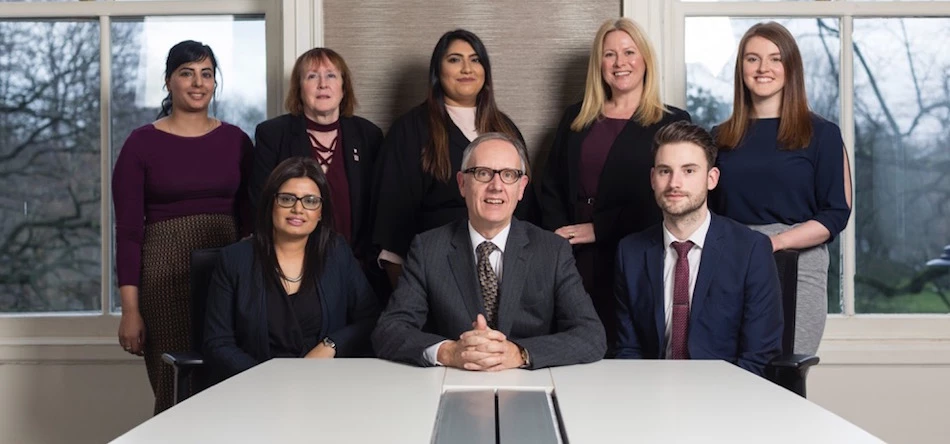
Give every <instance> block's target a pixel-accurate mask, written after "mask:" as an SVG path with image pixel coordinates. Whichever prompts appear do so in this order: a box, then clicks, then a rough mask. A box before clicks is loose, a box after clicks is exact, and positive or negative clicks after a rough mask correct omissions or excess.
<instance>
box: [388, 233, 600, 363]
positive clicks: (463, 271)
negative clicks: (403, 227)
mask: <svg viewBox="0 0 950 444" xmlns="http://www.w3.org/2000/svg"><path fill="white" fill-rule="evenodd" d="M503 267H504V270H503V272H502V281H501V291H500V296H499V307H498V322H497V329H498V330H499V331H501V332H502V333H504V334H505V335H506V336H507V337H508V340H510V341H512V342H514V343H516V344H518V345H519V346H521V347H522V348H524V349H525V350H527V351H528V353H529V355H530V357H531V365H530V368H544V367H551V366H557V365H568V364H579V363H585V362H593V361H597V360H599V359H601V358H603V357H604V353H605V352H606V350H607V342H606V339H605V336H604V327H603V324H601V322H600V319H599V318H598V317H597V313H596V312H595V311H594V307H593V305H592V303H591V301H590V296H588V295H587V292H585V291H584V287H583V285H582V284H581V278H580V275H578V273H577V269H576V267H575V265H574V256H573V254H572V252H571V247H570V245H569V244H568V242H567V241H566V240H564V239H562V238H561V237H560V236H557V235H556V234H554V233H551V232H549V231H545V230H542V229H541V228H538V227H536V226H534V225H532V224H530V223H527V222H522V221H519V220H517V219H514V220H512V222H511V230H510V232H509V234H508V242H507V245H506V247H505V252H504V260H503ZM478 313H484V308H483V307H482V298H481V291H480V288H479V285H478V279H477V277H476V271H475V253H474V252H473V250H472V241H471V238H470V237H469V232H468V221H467V220H460V221H457V222H453V223H450V224H448V225H445V226H442V227H439V228H436V229H434V230H430V231H427V232H425V233H422V234H420V235H418V236H416V238H415V239H414V240H413V241H412V245H411V247H410V249H409V254H408V257H407V258H406V263H405V264H404V266H403V273H402V276H400V278H399V284H398V286H397V287H396V291H395V292H394V293H393V295H392V297H391V298H390V300H389V305H388V306H387V307H386V310H385V311H384V312H383V314H382V315H381V316H380V318H379V322H378V323H377V325H376V330H375V331H374V332H373V336H372V340H373V348H374V349H375V350H376V353H377V355H378V356H379V357H381V358H384V359H390V360H394V361H402V362H407V363H411V364H416V365H420V366H428V365H430V364H429V363H428V362H426V360H425V359H424V358H423V352H424V351H425V349H426V348H428V347H429V346H432V345H434V344H436V343H438V342H441V341H443V340H446V339H452V340H457V339H458V338H459V335H461V334H462V333H463V332H466V331H468V330H471V329H472V321H474V320H475V317H476V316H477V315H478Z"/></svg>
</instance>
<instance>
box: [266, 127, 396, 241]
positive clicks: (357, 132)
mask: <svg viewBox="0 0 950 444" xmlns="http://www.w3.org/2000/svg"><path fill="white" fill-rule="evenodd" d="M340 133H341V134H342V136H343V145H344V147H343V148H344V155H343V159H344V160H345V163H344V166H345V167H346V178H347V182H348V183H349V186H350V220H351V221H352V222H351V223H352V227H351V233H352V236H353V239H352V241H351V246H352V247H353V250H354V252H355V253H356V255H357V256H359V257H364V256H366V255H367V254H369V255H372V256H375V254H374V253H372V252H371V251H370V246H371V243H370V239H371V238H370V236H371V235H372V220H373V217H372V206H371V201H372V194H373V193H374V191H375V185H374V184H373V181H374V179H375V176H374V169H375V163H376V157H377V154H378V153H379V146H380V144H382V141H383V132H382V130H380V129H379V127H378V126H376V125H374V124H373V123H372V122H370V121H369V120H366V119H364V118H362V117H359V116H352V117H343V116H340ZM254 138H255V139H256V140H255V142H256V143H255V149H254V165H253V167H252V168H251V179H250V186H249V189H250V193H251V207H252V209H253V210H254V213H253V214H254V215H257V209H258V208H259V206H258V205H259V200H260V198H261V190H262V189H263V188H264V182H266V181H267V177H268V176H269V175H270V173H271V171H273V170H274V167H276V166H277V164H278V163H280V162H282V161H284V160H286V159H288V158H290V157H298V156H299V157H313V154H312V149H311V146H312V145H311V144H310V137H309V136H308V135H307V123H306V120H305V117H304V116H303V115H302V114H301V115H300V116H294V115H292V114H284V115H282V116H278V117H275V118H273V119H270V120H268V121H265V122H263V123H261V124H260V125H257V130H256V131H255V136H254Z"/></svg>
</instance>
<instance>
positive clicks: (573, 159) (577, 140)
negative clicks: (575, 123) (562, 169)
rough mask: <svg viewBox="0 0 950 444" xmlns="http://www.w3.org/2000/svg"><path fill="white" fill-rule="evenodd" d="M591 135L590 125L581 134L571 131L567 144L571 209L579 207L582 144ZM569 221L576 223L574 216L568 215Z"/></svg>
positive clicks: (568, 188)
mask: <svg viewBox="0 0 950 444" xmlns="http://www.w3.org/2000/svg"><path fill="white" fill-rule="evenodd" d="M589 133H590V125H588V126H587V128H584V129H583V130H581V132H579V133H578V132H574V131H571V132H570V133H569V134H570V135H569V136H568V137H569V138H570V139H569V140H568V144H567V191H568V193H570V195H569V196H567V198H568V199H570V203H571V209H572V211H573V208H574V207H575V205H577V196H579V195H580V175H581V170H580V168H581V144H582V143H584V139H586V138H587V134H589ZM568 217H569V220H571V221H574V218H575V217H576V216H575V215H574V214H569V215H568Z"/></svg>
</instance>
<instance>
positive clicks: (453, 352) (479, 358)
mask: <svg viewBox="0 0 950 444" xmlns="http://www.w3.org/2000/svg"><path fill="white" fill-rule="evenodd" d="M438 360H439V362H440V363H442V365H445V366H446V367H455V368H462V369H465V370H474V371H490V372H491V371H499V370H505V369H509V368H518V367H521V366H522V365H524V360H523V359H522V358H521V349H520V348H518V345H516V344H515V343H513V342H511V341H509V340H508V338H507V337H505V335H504V333H502V332H500V331H498V330H493V329H491V328H488V322H486V321H485V316H483V315H481V314H479V315H478V317H476V318H475V322H472V329H471V330H469V331H467V332H465V333H462V335H461V336H459V339H458V340H457V341H452V340H449V341H445V342H443V343H442V345H440V346H439V351H438Z"/></svg>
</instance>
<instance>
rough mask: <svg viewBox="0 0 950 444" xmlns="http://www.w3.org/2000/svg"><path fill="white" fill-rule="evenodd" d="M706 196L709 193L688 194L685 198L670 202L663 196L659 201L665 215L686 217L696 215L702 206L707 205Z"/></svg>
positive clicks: (675, 217)
mask: <svg viewBox="0 0 950 444" xmlns="http://www.w3.org/2000/svg"><path fill="white" fill-rule="evenodd" d="M706 196H707V193H703V194H702V195H700V196H693V195H690V194H687V195H686V196H685V198H684V199H680V200H679V201H678V202H668V201H666V200H665V199H663V196H661V198H660V199H659V202H658V203H659V204H660V209H661V210H663V214H664V216H666V217H670V218H673V219H684V218H689V217H690V216H692V215H695V214H696V213H697V212H699V210H700V208H703V207H704V206H706Z"/></svg>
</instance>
